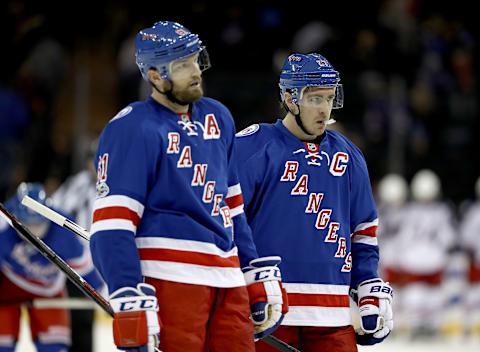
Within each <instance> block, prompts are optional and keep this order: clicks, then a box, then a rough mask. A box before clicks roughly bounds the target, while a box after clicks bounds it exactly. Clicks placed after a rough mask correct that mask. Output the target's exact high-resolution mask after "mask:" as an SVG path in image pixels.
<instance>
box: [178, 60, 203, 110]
mask: <svg viewBox="0 0 480 352" xmlns="http://www.w3.org/2000/svg"><path fill="white" fill-rule="evenodd" d="M170 79H171V81H172V82H173V90H172V93H173V95H174V96H175V97H176V98H177V99H178V100H180V101H182V102H185V103H187V104H189V103H192V102H194V101H197V100H198V99H200V98H201V97H202V96H203V88H202V71H201V70H200V66H199V64H198V54H195V55H191V56H188V57H186V58H184V59H181V60H176V61H174V62H172V63H171V65H170Z"/></svg>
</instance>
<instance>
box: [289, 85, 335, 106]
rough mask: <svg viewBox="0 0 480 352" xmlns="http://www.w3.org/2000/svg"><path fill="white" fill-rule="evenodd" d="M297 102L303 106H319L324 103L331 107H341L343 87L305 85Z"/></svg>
mask: <svg viewBox="0 0 480 352" xmlns="http://www.w3.org/2000/svg"><path fill="white" fill-rule="evenodd" d="M298 103H299V104H300V105H303V106H307V107H313V108H319V107H321V106H323V105H324V104H327V106H331V108H332V109H340V108H341V107H343V87H342V85H341V84H337V85H335V86H306V87H303V88H302V89H301V91H300V97H299V99H298Z"/></svg>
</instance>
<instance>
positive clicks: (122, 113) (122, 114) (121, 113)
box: [110, 106, 133, 122]
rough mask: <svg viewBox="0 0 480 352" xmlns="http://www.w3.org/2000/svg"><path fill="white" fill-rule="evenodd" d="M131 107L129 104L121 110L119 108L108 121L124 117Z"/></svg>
mask: <svg viewBox="0 0 480 352" xmlns="http://www.w3.org/2000/svg"><path fill="white" fill-rule="evenodd" d="M132 109H133V108H132V107H131V106H127V107H125V108H123V109H122V110H120V111H119V112H118V114H116V115H115V116H114V117H113V118H112V119H111V120H110V122H112V121H113V120H116V119H119V118H121V117H124V116H125V115H128V114H130V112H131V111H132Z"/></svg>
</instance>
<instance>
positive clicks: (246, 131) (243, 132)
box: [235, 123, 260, 137]
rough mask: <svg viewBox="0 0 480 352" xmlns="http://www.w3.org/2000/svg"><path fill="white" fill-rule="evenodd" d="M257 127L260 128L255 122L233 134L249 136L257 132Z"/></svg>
mask: <svg viewBox="0 0 480 352" xmlns="http://www.w3.org/2000/svg"><path fill="white" fill-rule="evenodd" d="M259 129H260V125H259V124H258V123H256V124H254V125H250V126H248V127H247V128H244V129H243V130H241V131H240V132H238V133H237V134H236V135H235V136H237V137H246V136H250V135H251V134H254V133H255V132H257V131H258V130H259Z"/></svg>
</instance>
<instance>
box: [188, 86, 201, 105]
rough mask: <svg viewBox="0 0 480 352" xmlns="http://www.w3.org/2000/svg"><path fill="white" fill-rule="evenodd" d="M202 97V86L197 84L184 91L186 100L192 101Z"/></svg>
mask: <svg viewBox="0 0 480 352" xmlns="http://www.w3.org/2000/svg"><path fill="white" fill-rule="evenodd" d="M201 97H203V88H202V86H197V87H190V88H189V89H188V91H187V92H186V97H185V98H186V99H185V100H187V101H189V102H191V103H193V102H194V101H197V100H198V99H200V98H201Z"/></svg>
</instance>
